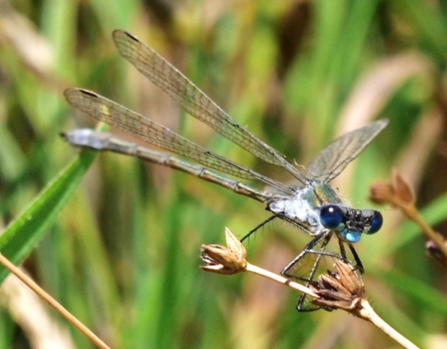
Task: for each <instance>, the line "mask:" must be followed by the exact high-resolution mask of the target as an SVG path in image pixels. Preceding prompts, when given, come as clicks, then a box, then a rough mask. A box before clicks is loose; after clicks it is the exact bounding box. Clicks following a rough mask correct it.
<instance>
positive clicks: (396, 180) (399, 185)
mask: <svg viewBox="0 0 447 349" xmlns="http://www.w3.org/2000/svg"><path fill="white" fill-rule="evenodd" d="M370 199H371V200H372V201H374V202H376V203H378V204H390V205H392V206H394V207H397V208H398V209H400V210H401V211H402V212H403V214H404V215H405V216H407V218H408V219H410V220H412V221H413V222H414V223H416V224H417V225H418V226H419V227H420V228H421V231H422V233H423V234H424V235H425V237H426V238H427V239H428V240H429V241H433V242H434V243H435V244H436V246H437V248H438V251H439V252H440V253H442V255H443V256H444V260H447V243H446V241H445V239H444V237H443V236H442V235H440V234H439V233H437V232H436V231H434V230H433V229H432V227H430V225H428V224H427V222H425V220H424V219H423V218H422V216H421V214H420V213H419V210H418V209H417V207H416V197H415V195H414V194H413V189H412V187H411V185H410V184H409V183H408V182H407V181H406V180H405V179H404V178H403V177H402V176H401V174H400V173H399V172H398V171H397V170H393V175H392V183H382V182H378V183H374V184H372V185H371V187H370Z"/></svg>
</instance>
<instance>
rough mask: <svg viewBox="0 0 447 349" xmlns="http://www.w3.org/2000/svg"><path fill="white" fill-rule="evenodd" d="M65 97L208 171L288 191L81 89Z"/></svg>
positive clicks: (76, 105) (99, 118)
mask: <svg viewBox="0 0 447 349" xmlns="http://www.w3.org/2000/svg"><path fill="white" fill-rule="evenodd" d="M64 95H65V98H66V99H67V101H68V102H69V103H70V104H71V105H72V106H73V107H75V108H76V109H79V110H81V111H83V112H85V113H87V114H89V115H90V116H92V117H93V118H95V119H96V120H98V121H103V122H106V123H108V124H109V125H112V126H114V127H117V128H119V129H121V130H123V131H126V132H129V133H130V134H133V135H135V136H137V137H139V138H140V139H142V140H143V141H146V142H148V143H150V144H153V145H156V146H158V147H160V148H163V149H166V150H169V151H172V152H173V153H176V154H179V155H182V156H186V157H188V158H190V159H193V160H195V161H197V162H198V163H200V164H202V165H204V166H206V167H209V168H211V169H214V170H217V171H220V172H223V173H227V174H230V175H233V176H236V177H239V178H247V179H258V180H261V181H263V182H264V183H267V184H269V185H271V186H273V187H275V188H277V189H282V190H283V192H284V191H286V192H290V189H289V188H287V187H286V186H284V185H282V184H281V183H279V182H276V181H274V180H273V179H270V178H268V177H266V176H263V175H261V174H259V173H257V172H255V171H253V170H251V169H249V168H246V167H244V166H242V165H240V164H237V163H235V162H233V161H231V160H229V159H226V158H224V157H223V156H220V155H218V154H215V153H213V152H210V151H208V150H206V149H205V148H202V147H201V146H199V145H198V144H195V143H194V142H191V141H190V140H188V139H186V138H184V137H182V136H180V135H179V134H177V133H175V132H173V131H171V130H169V129H168V128H166V127H163V126H161V125H160V124H158V123H156V122H155V121H152V120H150V119H148V118H146V117H144V116H143V115H140V114H137V113H135V112H133V111H131V110H129V109H127V108H125V107H123V106H121V105H119V104H118V103H115V102H113V101H111V100H109V99H107V98H105V97H102V96H100V95H98V94H96V93H94V92H91V91H87V90H83V89H68V90H66V91H65V93H64Z"/></svg>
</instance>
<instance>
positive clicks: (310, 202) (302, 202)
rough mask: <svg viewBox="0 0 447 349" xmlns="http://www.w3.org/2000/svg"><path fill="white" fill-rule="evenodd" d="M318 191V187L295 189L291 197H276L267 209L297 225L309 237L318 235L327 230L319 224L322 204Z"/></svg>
mask: <svg viewBox="0 0 447 349" xmlns="http://www.w3.org/2000/svg"><path fill="white" fill-rule="evenodd" d="M319 189H321V188H319V187H318V185H317V186H314V185H312V186H309V187H306V188H304V189H297V190H296V192H295V193H294V195H293V196H291V197H279V196H278V197H276V198H273V199H272V200H271V201H270V202H269V203H268V206H267V209H268V210H269V211H271V212H273V213H276V214H278V215H283V216H285V217H286V218H287V219H289V220H291V221H294V222H296V223H298V224H299V225H301V226H303V227H304V228H306V230H307V232H308V233H310V234H311V235H318V234H320V233H322V232H323V231H325V230H327V229H326V228H325V227H323V225H321V223H320V217H319V207H320V206H321V205H322V204H324V203H323V202H322V201H321V198H320V195H319V192H320V190H319ZM330 189H331V190H332V188H330Z"/></svg>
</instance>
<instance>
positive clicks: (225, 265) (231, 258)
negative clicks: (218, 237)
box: [200, 228, 247, 275]
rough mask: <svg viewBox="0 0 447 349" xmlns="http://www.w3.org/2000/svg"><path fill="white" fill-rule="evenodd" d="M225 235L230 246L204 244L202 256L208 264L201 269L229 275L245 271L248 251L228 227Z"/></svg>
mask: <svg viewBox="0 0 447 349" xmlns="http://www.w3.org/2000/svg"><path fill="white" fill-rule="evenodd" d="M225 237H226V242H227V246H228V247H224V246H221V245H202V249H201V254H200V258H201V259H202V260H203V261H204V262H205V264H206V265H205V266H202V267H200V268H201V269H203V270H205V271H211V272H214V273H219V274H227V275H229V274H236V273H239V272H242V271H245V268H246V266H247V259H246V257H247V251H246V250H245V247H244V245H242V243H241V242H240V241H239V240H238V239H237V238H236V237H235V236H234V235H233V233H232V232H231V231H230V229H228V228H226V229H225Z"/></svg>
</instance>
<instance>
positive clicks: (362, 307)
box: [352, 299, 419, 349]
mask: <svg viewBox="0 0 447 349" xmlns="http://www.w3.org/2000/svg"><path fill="white" fill-rule="evenodd" d="M356 309H357V311H356V312H355V313H354V312H352V314H354V315H356V316H358V317H360V318H362V319H364V320H366V321H369V322H371V323H372V324H373V325H375V326H376V327H378V328H379V329H380V330H382V331H383V332H385V333H386V334H387V335H388V336H389V337H391V338H392V339H394V340H395V341H396V342H397V343H399V344H400V345H402V346H403V347H404V348H407V349H417V348H419V347H418V346H416V345H415V344H413V343H412V342H410V341H409V340H408V339H407V338H405V337H404V336H402V335H401V334H400V333H399V332H397V331H396V330H395V329H394V328H393V327H391V326H390V325H389V324H388V323H386V322H385V321H384V320H383V319H382V318H381V317H380V316H379V315H377V313H376V312H375V311H374V309H373V308H372V307H371V304H370V303H369V302H368V300H367V299H362V300H361V301H360V303H359V305H358V308H356Z"/></svg>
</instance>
